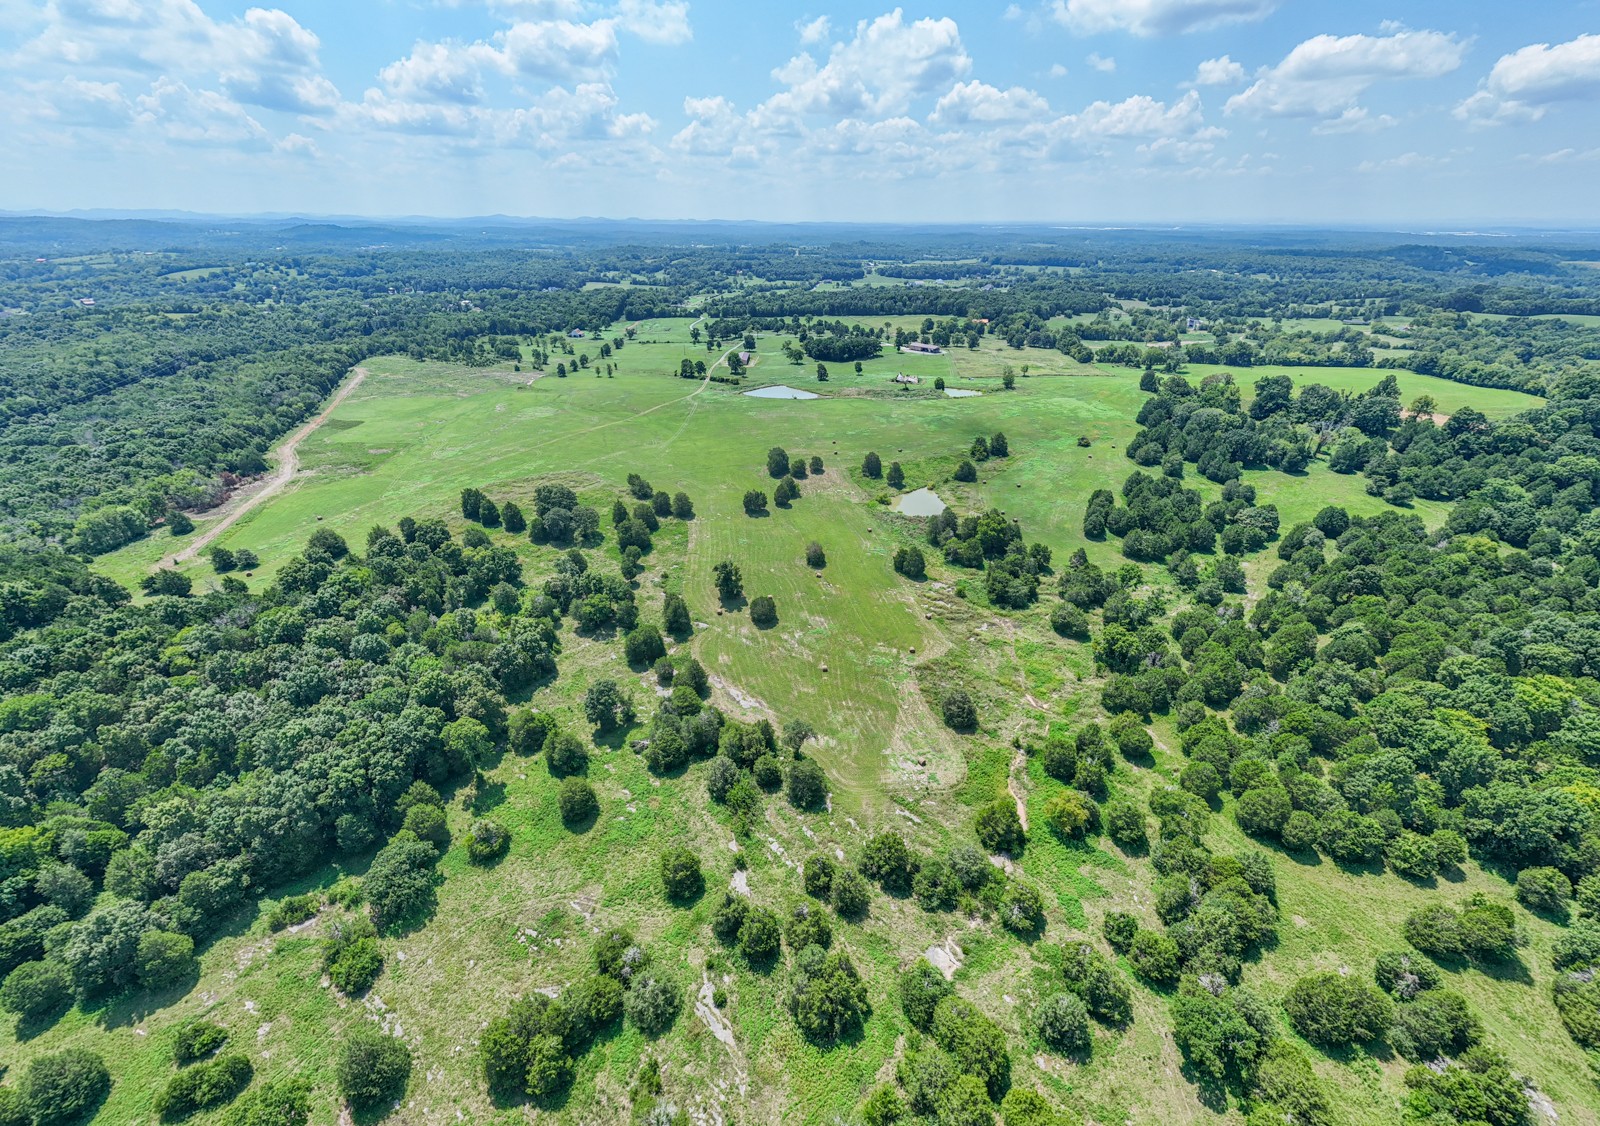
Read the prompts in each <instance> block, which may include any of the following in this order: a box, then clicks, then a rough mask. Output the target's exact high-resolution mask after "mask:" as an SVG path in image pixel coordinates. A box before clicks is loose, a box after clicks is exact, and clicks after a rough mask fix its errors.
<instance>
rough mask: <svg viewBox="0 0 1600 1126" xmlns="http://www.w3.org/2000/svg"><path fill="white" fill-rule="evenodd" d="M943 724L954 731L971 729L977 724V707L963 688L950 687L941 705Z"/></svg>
mask: <svg viewBox="0 0 1600 1126" xmlns="http://www.w3.org/2000/svg"><path fill="white" fill-rule="evenodd" d="M941 707H942V711H943V713H944V722H945V725H946V726H947V727H949V728H951V729H952V730H955V731H972V730H974V729H975V728H976V727H977V726H978V708H977V705H975V704H974V703H973V702H972V697H971V696H970V695H968V694H967V691H966V690H965V689H963V688H956V689H952V690H951V691H950V692H948V693H947V694H946V695H945V698H944V703H943V704H942V705H941Z"/></svg>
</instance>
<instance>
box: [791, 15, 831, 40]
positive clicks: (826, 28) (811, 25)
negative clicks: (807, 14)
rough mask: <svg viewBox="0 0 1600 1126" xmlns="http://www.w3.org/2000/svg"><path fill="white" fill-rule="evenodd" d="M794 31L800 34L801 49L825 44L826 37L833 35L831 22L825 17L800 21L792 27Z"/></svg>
mask: <svg viewBox="0 0 1600 1126" xmlns="http://www.w3.org/2000/svg"><path fill="white" fill-rule="evenodd" d="M794 29H795V31H797V32H799V34H800V45H801V46H802V47H814V46H816V45H817V44H818V43H826V42H827V41H828V36H830V35H832V34H833V21H832V20H830V19H828V17H827V16H818V17H817V18H816V19H814V20H801V21H799V22H798V23H796V24H795V25H794Z"/></svg>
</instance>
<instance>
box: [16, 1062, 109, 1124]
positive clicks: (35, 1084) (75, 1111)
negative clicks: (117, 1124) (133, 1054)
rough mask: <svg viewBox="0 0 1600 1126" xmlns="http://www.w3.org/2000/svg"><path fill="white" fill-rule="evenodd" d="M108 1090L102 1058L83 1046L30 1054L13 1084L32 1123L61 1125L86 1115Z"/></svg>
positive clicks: (102, 1098)
mask: <svg viewBox="0 0 1600 1126" xmlns="http://www.w3.org/2000/svg"><path fill="white" fill-rule="evenodd" d="M110 1091H111V1073H110V1072H109V1071H107V1070H106V1065H105V1061H104V1060H102V1059H101V1058H100V1057H99V1056H98V1055H96V1054H95V1053H94V1052H91V1051H89V1050H88V1049H86V1048H67V1049H64V1050H63V1051H59V1052H54V1053H51V1054H49V1055H43V1056H36V1057H34V1059H33V1062H31V1063H30V1064H28V1067H27V1070H26V1071H24V1072H23V1073H22V1079H21V1081H20V1082H18V1084H17V1093H18V1095H20V1096H21V1102H22V1106H23V1108H24V1109H25V1110H26V1111H27V1112H28V1115H29V1116H30V1117H31V1118H32V1120H33V1123H34V1126H65V1124H66V1123H68V1122H76V1121H78V1120H79V1119H81V1118H86V1117H88V1115H89V1112H90V1111H92V1110H94V1109H95V1108H96V1107H98V1106H99V1105H100V1104H101V1103H102V1102H103V1101H104V1100H105V1097H106V1095H107V1094H108V1093H110Z"/></svg>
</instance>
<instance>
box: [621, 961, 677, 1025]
mask: <svg viewBox="0 0 1600 1126" xmlns="http://www.w3.org/2000/svg"><path fill="white" fill-rule="evenodd" d="M682 1005H683V1000H682V997H681V996H680V994H679V992H678V986H677V984H676V983H675V982H673V981H672V980H671V979H669V978H664V977H658V976H647V977H643V978H640V979H639V980H638V981H635V982H634V983H633V987H632V988H631V989H629V990H628V992H627V995H626V996H625V997H624V998H623V1000H622V1008H623V1011H624V1012H625V1013H627V1015H628V1019H629V1020H630V1021H632V1022H633V1024H634V1027H636V1028H637V1029H638V1030H639V1031H640V1032H642V1033H644V1034H645V1035H646V1036H652V1037H653V1036H660V1035H661V1034H662V1033H663V1032H665V1031H667V1029H669V1028H671V1027H672V1024H673V1022H674V1021H676V1020H677V1019H678V1010H679V1009H680V1008H681V1007H682Z"/></svg>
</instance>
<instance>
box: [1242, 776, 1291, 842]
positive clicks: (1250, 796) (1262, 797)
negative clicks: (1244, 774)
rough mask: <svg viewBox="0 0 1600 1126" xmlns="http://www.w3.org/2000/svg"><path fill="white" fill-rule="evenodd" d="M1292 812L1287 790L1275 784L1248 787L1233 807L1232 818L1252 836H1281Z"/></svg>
mask: <svg viewBox="0 0 1600 1126" xmlns="http://www.w3.org/2000/svg"><path fill="white" fill-rule="evenodd" d="M1293 814H1294V807H1293V806H1292V805H1291V804H1290V802H1289V791H1287V790H1285V789H1284V788H1283V787H1282V786H1279V785H1276V784H1273V785H1270V786H1252V787H1250V788H1249V789H1247V790H1245V792H1244V793H1242V794H1240V795H1239V800H1238V801H1237V802H1235V803H1234V807H1233V819H1234V820H1235V821H1237V822H1238V823H1239V828H1241V829H1243V830H1244V831H1245V832H1247V833H1249V834H1250V835H1251V836H1253V837H1276V836H1281V835H1282V833H1283V829H1284V826H1285V825H1287V824H1288V823H1289V818H1290V817H1291V816H1292V815H1293Z"/></svg>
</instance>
